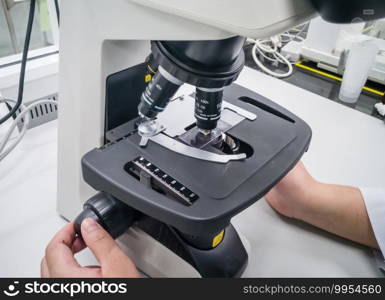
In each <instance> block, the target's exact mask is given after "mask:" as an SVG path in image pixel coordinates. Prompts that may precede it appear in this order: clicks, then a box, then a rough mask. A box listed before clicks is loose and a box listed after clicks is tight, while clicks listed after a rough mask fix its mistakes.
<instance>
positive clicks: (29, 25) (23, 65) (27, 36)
mask: <svg viewBox="0 0 385 300" xmlns="http://www.w3.org/2000/svg"><path fill="white" fill-rule="evenodd" d="M30 1H31V3H30V7H29V15H28V23H27V31H26V34H25V41H24V48H23V55H22V59H21V69H20V76H19V91H18V95H17V101H16V103H15V105H14V106H13V108H12V109H11V111H10V112H9V113H7V114H6V115H5V116H4V117H2V118H1V119H0V125H1V124H3V123H4V122H6V121H7V120H9V119H10V118H12V117H13V115H14V114H15V113H16V112H17V110H18V109H19V108H20V106H21V104H22V102H23V92H24V78H25V69H26V65H27V58H28V50H29V43H30V40H31V33H32V25H33V19H34V17H35V7H36V0H30Z"/></svg>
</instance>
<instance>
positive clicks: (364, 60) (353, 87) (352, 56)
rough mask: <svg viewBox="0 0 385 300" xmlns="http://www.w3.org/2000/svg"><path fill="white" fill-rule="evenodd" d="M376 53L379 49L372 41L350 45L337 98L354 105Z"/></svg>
mask: <svg viewBox="0 0 385 300" xmlns="http://www.w3.org/2000/svg"><path fill="white" fill-rule="evenodd" d="M378 51H379V47H378V45H377V44H376V43H375V42H374V41H370V40H367V41H362V42H356V43H354V44H352V46H351V48H350V50H349V54H348V56H347V59H346V66H345V70H344V76H343V79H342V84H341V88H340V94H339V98H340V99H341V100H342V101H344V102H347V103H354V102H356V101H357V100H358V97H359V96H360V94H361V91H362V88H363V87H364V85H365V82H366V80H367V79H368V74H369V71H370V69H371V68H372V66H373V63H374V61H375V59H376V56H377V53H378Z"/></svg>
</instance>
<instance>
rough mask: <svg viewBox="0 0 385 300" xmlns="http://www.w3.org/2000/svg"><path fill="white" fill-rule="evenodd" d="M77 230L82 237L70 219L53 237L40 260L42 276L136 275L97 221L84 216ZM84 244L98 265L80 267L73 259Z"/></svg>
mask: <svg viewBox="0 0 385 300" xmlns="http://www.w3.org/2000/svg"><path fill="white" fill-rule="evenodd" d="M81 231H82V236H83V239H81V238H80V237H77V236H76V233H75V228H74V223H73V222H71V223H69V224H67V225H66V226H65V227H64V228H63V229H61V230H60V231H59V232H58V233H57V234H56V235H55V236H54V238H53V239H52V240H51V242H50V243H49V244H48V246H47V248H46V251H45V256H44V258H43V260H42V262H41V276H42V277H139V273H138V271H137V269H136V267H135V265H134V264H133V262H132V261H131V259H130V258H129V257H128V256H126V255H125V254H124V252H123V251H122V250H121V249H120V248H119V246H118V245H117V243H116V242H115V241H114V240H113V238H112V237H111V236H110V235H109V234H108V233H107V232H106V231H105V230H104V229H103V228H102V227H101V226H100V225H99V224H98V223H97V222H95V221H94V220H93V219H90V218H87V219H85V220H84V221H83V222H82V224H81ZM86 247H88V248H89V249H90V250H91V251H92V253H93V254H94V255H95V257H96V259H97V260H98V262H99V263H100V266H96V267H92V266H91V267H82V266H81V265H80V264H79V263H78V262H77V261H76V259H75V257H74V255H75V254H76V253H78V252H80V251H81V250H83V249H84V248H86Z"/></svg>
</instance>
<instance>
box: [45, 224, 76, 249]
mask: <svg viewBox="0 0 385 300" xmlns="http://www.w3.org/2000/svg"><path fill="white" fill-rule="evenodd" d="M75 237H76V233H75V227H74V223H73V222H70V223H68V224H67V225H66V226H64V227H63V228H62V229H61V230H60V231H59V232H58V233H56V234H55V236H54V237H53V238H52V240H51V242H50V243H49V245H50V244H57V243H63V244H65V245H67V246H68V247H71V246H72V243H73V241H74V240H75Z"/></svg>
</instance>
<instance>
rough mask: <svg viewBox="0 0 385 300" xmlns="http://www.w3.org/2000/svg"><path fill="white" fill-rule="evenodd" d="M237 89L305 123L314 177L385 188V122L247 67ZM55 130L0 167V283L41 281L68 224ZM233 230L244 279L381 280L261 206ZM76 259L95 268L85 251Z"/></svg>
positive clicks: (362, 251)
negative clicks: (241, 248)
mask: <svg viewBox="0 0 385 300" xmlns="http://www.w3.org/2000/svg"><path fill="white" fill-rule="evenodd" d="M238 83H240V84H241V85H243V86H245V87H248V88H249V89H252V90H254V91H256V92H258V93H260V94H262V95H264V96H265V97H267V98H269V99H272V100H273V101H275V102H277V103H278V104H280V105H282V106H284V107H286V108H287V109H289V110H290V111H292V112H293V113H295V114H297V115H298V116H299V117H301V118H303V119H304V120H305V121H306V122H308V124H309V125H310V126H311V127H312V129H313V140H312V143H311V146H310V149H309V151H308V153H306V154H305V156H304V158H303V161H304V162H305V165H306V166H307V168H308V169H309V171H310V172H311V173H312V174H313V175H314V176H315V177H316V178H318V179H319V180H322V181H326V182H333V183H338V184H348V185H353V186H373V187H384V186H385V180H384V175H385V159H384V158H383V157H384V149H385V124H384V123H383V122H381V121H380V120H377V119H375V118H373V117H370V116H368V115H365V114H363V113H361V112H358V111H355V110H353V109H350V108H347V107H345V106H342V105H339V104H337V103H334V102H332V101H329V100H326V99H325V98H323V97H321V96H318V95H315V94H313V93H310V92H308V91H305V90H303V89H300V88H298V87H295V86H293V85H291V84H288V83H286V82H284V81H281V80H278V79H274V78H272V77H269V76H267V75H264V74H262V73H260V72H257V71H254V70H252V69H249V68H245V70H244V71H243V72H242V74H241V76H240V78H239V79H238ZM56 131H57V122H56V121H54V122H50V123H48V124H45V125H43V126H40V127H38V128H35V129H32V130H30V132H28V133H27V135H26V136H25V138H24V140H23V141H22V142H21V144H20V145H19V146H18V147H17V149H16V150H15V151H14V152H13V153H11V154H10V155H9V157H7V158H6V159H5V160H4V161H3V162H2V163H0V205H1V217H0V276H1V277H30V276H39V270H40V260H41V258H42V256H43V255H44V249H45V246H46V245H47V243H48V241H49V240H50V239H51V237H52V236H53V234H54V233H55V232H57V231H58V230H59V229H60V228H61V227H62V226H63V225H64V224H65V221H64V220H63V219H61V218H60V217H59V216H58V214H57V212H56V207H55V206H56V175H57V174H56V173H57V168H56V166H57V163H56V158H57V157H56V148H57V134H56ZM79 163H80V162H79ZM336 201H338V199H336ZM233 224H234V225H235V227H236V228H237V229H238V231H239V232H240V233H241V234H243V235H244V236H245V237H246V238H247V240H248V242H249V243H250V246H251V253H250V257H249V265H248V267H247V269H246V271H245V273H244V276H247V277H254V276H263V277H301V276H303V277H308V276H309V277H317V276H325V277H339V276H348V277H350V276H353V277H370V276H381V275H382V273H381V272H380V271H379V270H378V269H377V267H376V264H375V260H374V259H373V257H372V253H371V250H370V249H368V248H366V247H362V246H359V245H357V244H354V243H351V242H349V241H346V240H343V239H340V238H338V237H336V236H333V235H331V234H328V233H325V232H323V231H321V230H318V229H316V228H313V227H311V226H308V225H306V224H302V223H301V222H297V221H294V220H290V219H288V218H285V217H282V216H280V215H278V214H277V213H275V212H274V211H273V210H272V209H271V208H270V207H269V206H268V205H267V204H266V202H265V201H264V200H263V199H262V200H260V201H258V202H257V203H255V204H254V205H253V206H251V207H250V208H248V209H247V210H245V211H244V212H242V213H241V214H239V215H238V216H236V217H235V218H234V219H233ZM79 259H80V261H81V262H82V263H84V264H94V263H95V260H94V258H93V257H92V255H91V254H90V252H89V251H88V250H86V251H83V252H82V253H81V254H80V255H79Z"/></svg>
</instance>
